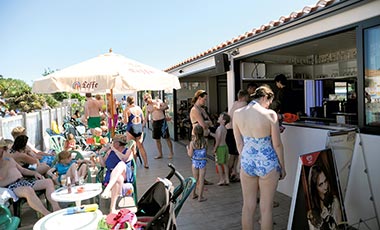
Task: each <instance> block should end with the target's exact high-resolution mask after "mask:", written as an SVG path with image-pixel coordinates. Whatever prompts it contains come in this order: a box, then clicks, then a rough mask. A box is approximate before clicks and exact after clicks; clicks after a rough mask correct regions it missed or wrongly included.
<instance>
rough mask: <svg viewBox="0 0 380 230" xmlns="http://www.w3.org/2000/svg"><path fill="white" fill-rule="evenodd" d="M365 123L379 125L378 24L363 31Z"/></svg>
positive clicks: (379, 68) (379, 58)
mask: <svg viewBox="0 0 380 230" xmlns="http://www.w3.org/2000/svg"><path fill="white" fill-rule="evenodd" d="M364 55H365V56H364V71H365V73H364V74H365V76H364V77H365V85H364V87H365V123H366V125H369V126H380V26H376V27H372V28H370V29H366V30H365V31H364Z"/></svg>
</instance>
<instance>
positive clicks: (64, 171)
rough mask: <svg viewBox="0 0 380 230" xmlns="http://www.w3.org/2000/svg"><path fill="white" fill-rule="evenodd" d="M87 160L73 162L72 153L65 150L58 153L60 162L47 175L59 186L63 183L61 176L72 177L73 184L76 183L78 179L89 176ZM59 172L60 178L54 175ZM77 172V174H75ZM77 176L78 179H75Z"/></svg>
mask: <svg viewBox="0 0 380 230" xmlns="http://www.w3.org/2000/svg"><path fill="white" fill-rule="evenodd" d="M86 163H88V161H86V160H73V159H72V158H71V153H70V152H69V151H65V150H63V151H62V152H60V153H58V162H57V163H56V164H55V166H54V167H52V168H51V169H50V170H49V171H48V172H47V175H49V176H51V177H52V179H53V181H54V183H55V184H57V185H59V184H60V183H61V176H62V175H66V177H70V180H71V181H72V183H74V182H75V180H76V179H78V178H80V177H83V178H85V177H86V176H87V164H86ZM55 171H56V172H57V174H58V176H57V175H55V174H54V172H55ZM75 171H77V172H75ZM76 174H77V176H78V178H75V175H76Z"/></svg>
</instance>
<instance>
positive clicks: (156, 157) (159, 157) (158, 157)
mask: <svg viewBox="0 0 380 230" xmlns="http://www.w3.org/2000/svg"><path fill="white" fill-rule="evenodd" d="M161 158H162V156H155V157H154V159H156V160H157V159H161Z"/></svg>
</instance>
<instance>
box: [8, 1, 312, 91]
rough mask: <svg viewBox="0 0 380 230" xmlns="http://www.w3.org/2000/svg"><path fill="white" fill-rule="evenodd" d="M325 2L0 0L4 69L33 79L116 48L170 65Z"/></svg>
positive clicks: (150, 62)
mask: <svg viewBox="0 0 380 230" xmlns="http://www.w3.org/2000/svg"><path fill="white" fill-rule="evenodd" d="M317 2H318V0H305V1H298V0H265V1H259V0H234V1H230V0H191V1H180V0H176V1H175V0H161V1H157V0H150V1H147V0H138V1H127V0H108V1H106V0H79V1H78V0H65V1H61V0H0V75H3V77H5V78H15V79H21V80H24V81H25V82H26V83H28V84H29V85H31V84H32V82H33V80H34V79H37V78H40V77H42V73H43V72H44V70H45V69H48V68H50V69H52V70H56V69H63V68H65V67H68V66H70V65H73V64H76V63H79V62H82V61H85V60H87V59H90V58H93V57H95V56H97V55H99V54H103V53H106V52H108V50H109V48H112V49H113V52H114V53H118V54H122V55H124V56H126V57H128V58H131V59H134V60H136V61H139V62H142V63H144V64H148V65H151V66H153V67H155V68H158V69H166V68H168V67H171V66H173V65H175V64H177V63H179V62H182V61H184V60H185V59H187V58H189V57H192V56H195V55H197V54H199V53H201V52H203V51H206V50H207V49H209V48H211V47H214V46H216V45H218V44H220V43H222V42H224V41H227V40H230V39H232V38H233V37H236V36H238V35H240V34H244V33H245V32H247V31H250V30H252V29H253V28H257V27H260V26H261V25H263V24H266V23H269V22H270V21H272V20H277V19H279V18H280V17H281V16H283V15H286V16H288V15H289V14H290V13H291V12H293V11H298V10H301V9H302V8H303V7H304V6H307V5H315V4H316V3H317Z"/></svg>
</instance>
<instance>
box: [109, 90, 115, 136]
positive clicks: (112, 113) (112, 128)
mask: <svg viewBox="0 0 380 230" xmlns="http://www.w3.org/2000/svg"><path fill="white" fill-rule="evenodd" d="M110 94H111V95H110V105H111V138H113V136H115V123H114V116H115V114H114V106H115V105H114V100H113V89H110Z"/></svg>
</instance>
